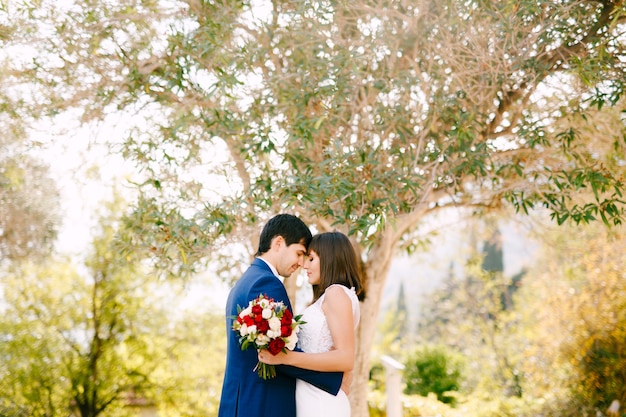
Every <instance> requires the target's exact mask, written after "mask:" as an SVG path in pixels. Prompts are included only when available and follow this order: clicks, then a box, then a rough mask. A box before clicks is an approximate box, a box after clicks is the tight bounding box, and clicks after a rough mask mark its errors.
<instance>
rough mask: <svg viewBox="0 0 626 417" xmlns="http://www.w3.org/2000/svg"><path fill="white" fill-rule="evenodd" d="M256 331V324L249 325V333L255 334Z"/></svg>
mask: <svg viewBox="0 0 626 417" xmlns="http://www.w3.org/2000/svg"><path fill="white" fill-rule="evenodd" d="M254 333H256V324H253V325H252V326H248V334H254Z"/></svg>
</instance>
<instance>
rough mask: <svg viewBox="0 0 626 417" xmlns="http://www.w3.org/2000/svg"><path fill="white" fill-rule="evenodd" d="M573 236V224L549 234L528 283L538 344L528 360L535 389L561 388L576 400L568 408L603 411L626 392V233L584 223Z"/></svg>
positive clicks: (530, 313) (567, 397) (564, 394)
mask: <svg viewBox="0 0 626 417" xmlns="http://www.w3.org/2000/svg"><path fill="white" fill-rule="evenodd" d="M571 236H572V232H571V231H570V230H567V229H565V230H552V231H550V233H549V234H546V235H545V239H546V241H547V243H546V245H545V246H546V248H545V250H544V255H543V257H542V258H541V259H540V261H539V262H538V263H537V265H536V267H535V268H534V270H535V271H534V274H536V277H535V279H534V280H533V282H532V284H531V285H530V286H529V287H528V288H525V289H524V291H525V297H527V300H528V301H527V302H528V308H529V311H528V313H527V314H528V321H529V322H530V323H531V324H530V325H532V326H533V327H534V329H535V331H534V332H533V333H530V336H531V337H530V340H531V343H532V344H533V345H536V348H534V349H533V350H532V351H531V352H530V353H529V355H528V357H527V358H526V362H525V364H524V366H525V368H526V369H527V371H526V373H527V374H528V378H529V381H528V390H529V391H530V392H529V394H530V395H533V396H541V395H542V393H543V392H546V391H552V392H556V393H558V394H559V398H560V399H561V402H563V403H567V404H569V406H568V407H566V408H564V409H563V412H564V413H568V414H567V415H579V413H580V411H581V410H583V411H585V412H588V413H595V412H596V411H602V412H604V410H606V409H607V408H608V406H609V405H610V403H611V402H612V401H613V400H614V399H617V400H619V401H620V402H621V403H622V404H624V401H625V400H626V388H625V387H624V385H623V381H624V378H625V376H626V375H625V373H624V372H625V371H626V352H625V351H624V347H623V343H622V341H623V340H624V337H625V334H624V328H625V326H626V316H625V315H624V311H625V310H624V307H625V306H626V287H625V283H624V279H623V272H622V271H623V270H624V267H625V265H623V260H622V253H623V251H624V245H625V242H626V240H625V237H624V233H623V231H622V230H621V229H620V230H616V231H615V232H612V233H607V232H606V231H603V230H598V229H595V228H591V227H585V228H582V229H579V230H577V231H576V239H572V238H571ZM550 369H552V370H554V369H560V370H561V371H559V372H554V371H549V370H550ZM546 373H548V374H549V375H550V376H551V377H550V378H546V376H545V375H546ZM563 415H566V414H563Z"/></svg>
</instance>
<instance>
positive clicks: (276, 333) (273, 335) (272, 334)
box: [267, 329, 280, 339]
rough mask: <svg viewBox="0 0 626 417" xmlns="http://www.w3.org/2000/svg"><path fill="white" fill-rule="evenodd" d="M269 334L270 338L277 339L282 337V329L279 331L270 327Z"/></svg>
mask: <svg viewBox="0 0 626 417" xmlns="http://www.w3.org/2000/svg"><path fill="white" fill-rule="evenodd" d="M267 336H268V337H269V338H270V339H276V338H277V337H280V329H278V331H276V330H272V329H269V330H268V331H267Z"/></svg>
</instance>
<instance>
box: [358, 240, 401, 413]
mask: <svg viewBox="0 0 626 417" xmlns="http://www.w3.org/2000/svg"><path fill="white" fill-rule="evenodd" d="M381 242H385V243H384V244H383V245H384V247H379V248H377V249H378V250H376V249H375V250H373V251H372V252H370V261H369V262H368V263H367V268H366V270H365V271H364V273H365V279H366V282H367V284H366V295H365V300H363V302H362V303H361V321H360V323H359V327H358V329H357V339H356V340H357V343H356V361H355V366H354V380H353V382H352V387H351V393H350V406H351V408H352V417H366V416H369V409H368V403H367V394H368V388H367V385H368V381H369V372H370V351H371V347H372V343H373V340H374V335H375V334H376V325H377V322H378V312H379V309H380V302H381V298H382V292H383V289H384V287H385V283H386V281H387V275H388V273H389V268H390V266H391V260H392V258H393V250H392V249H393V247H394V246H393V245H391V244H390V243H389V242H388V241H387V240H386V239H383V240H382V241H381Z"/></svg>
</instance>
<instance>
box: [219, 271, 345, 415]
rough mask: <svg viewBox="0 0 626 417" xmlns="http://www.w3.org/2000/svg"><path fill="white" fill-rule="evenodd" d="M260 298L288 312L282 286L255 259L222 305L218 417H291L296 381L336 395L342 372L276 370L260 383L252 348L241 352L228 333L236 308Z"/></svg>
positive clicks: (231, 331) (236, 337) (287, 303)
mask: <svg viewBox="0 0 626 417" xmlns="http://www.w3.org/2000/svg"><path fill="white" fill-rule="evenodd" d="M260 294H266V295H267V296H268V297H270V298H273V299H274V300H276V301H282V302H284V303H285V305H286V306H287V307H288V308H289V309H290V310H291V302H290V301H289V297H288V296H287V291H286V290H285V287H284V286H283V283H282V282H281V281H280V279H278V278H277V277H276V276H275V275H274V273H273V272H272V270H271V269H270V268H269V266H268V265H267V264H266V263H265V262H264V261H263V260H261V259H255V260H254V262H252V265H250V267H249V268H248V270H247V271H246V272H245V273H244V274H243V275H242V277H241V278H240V279H239V280H238V281H237V283H236V284H235V286H234V287H233V288H232V290H231V291H230V294H229V295H228V300H227V302H226V333H227V335H226V338H227V352H228V353H227V357H226V371H225V374H224V384H223V386H222V397H221V400H220V406H219V413H218V417H250V416H254V417H270V416H271V417H277V416H279V417H295V415H296V399H295V392H296V378H299V379H302V380H305V381H307V382H309V383H311V384H313V385H315V386H317V387H319V388H321V389H323V390H324V391H326V392H329V393H331V394H333V395H336V394H337V393H338V392H339V389H340V388H341V380H342V378H343V372H317V371H308V370H304V369H300V368H294V367H291V366H284V365H281V366H277V367H276V368H277V375H276V377H275V378H272V379H267V380H264V379H262V378H261V377H259V376H258V375H257V373H256V372H255V371H254V370H253V369H254V367H255V366H256V364H257V362H258V357H257V351H256V349H253V348H252V347H250V348H248V349H246V350H244V351H242V350H241V346H240V345H239V335H238V334H237V333H236V332H234V331H233V330H232V323H233V318H234V317H236V316H237V306H240V307H241V308H242V309H243V308H245V307H247V305H248V303H249V302H250V301H251V300H253V299H254V298H256V297H258V296H259V295H260Z"/></svg>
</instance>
